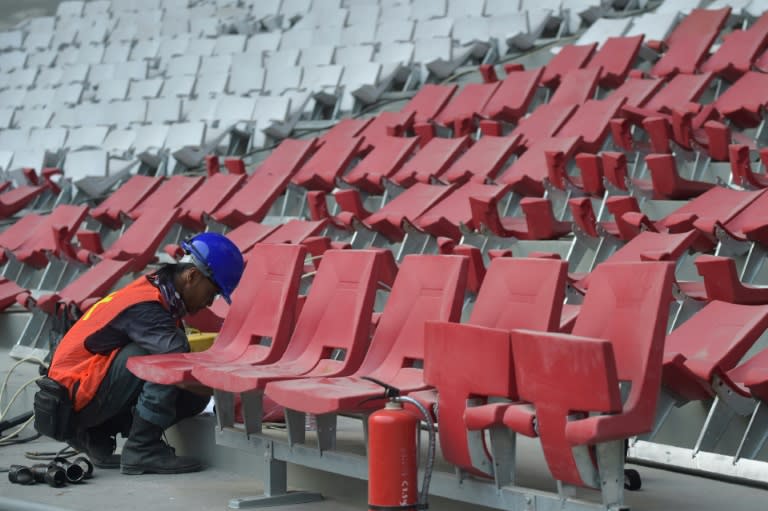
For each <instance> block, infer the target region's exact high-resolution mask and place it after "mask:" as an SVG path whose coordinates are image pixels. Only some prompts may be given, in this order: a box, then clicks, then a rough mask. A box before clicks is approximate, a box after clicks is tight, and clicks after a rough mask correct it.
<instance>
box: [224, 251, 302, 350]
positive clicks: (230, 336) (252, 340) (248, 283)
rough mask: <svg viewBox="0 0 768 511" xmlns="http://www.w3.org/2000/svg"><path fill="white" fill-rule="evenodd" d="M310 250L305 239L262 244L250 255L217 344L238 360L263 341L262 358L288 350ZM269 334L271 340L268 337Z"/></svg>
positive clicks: (261, 346) (261, 347) (261, 344)
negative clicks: (300, 285)
mask: <svg viewBox="0 0 768 511" xmlns="http://www.w3.org/2000/svg"><path fill="white" fill-rule="evenodd" d="M306 254H307V251H306V249H305V248H304V247H303V246H301V245H284V244H263V243H262V244H257V245H256V246H254V247H253V249H252V250H251V251H250V252H249V253H248V255H247V256H246V266H245V272H244V273H243V278H242V279H240V285H239V286H238V287H237V289H236V290H235V292H234V294H233V296H232V307H231V308H230V309H229V313H228V314H227V316H226V318H225V319H224V323H223V324H222V327H221V332H220V333H219V336H218V337H217V338H216V343H215V344H214V345H213V347H212V348H211V350H217V351H220V352H223V351H225V352H227V356H228V357H230V359H231V360H236V359H237V358H238V357H239V356H241V355H242V354H243V353H245V351H246V349H248V347H249V346H251V345H256V344H260V348H259V350H260V351H261V352H262V353H259V354H256V355H255V356H254V358H255V359H258V360H259V362H261V363H271V362H274V361H275V360H277V359H278V358H279V357H280V356H281V355H282V354H283V352H284V351H285V348H286V346H287V345H288V340H289V339H290V336H291V331H292V329H293V325H294V319H295V318H294V313H295V311H296V300H297V297H298V291H299V281H300V279H301V273H302V270H303V268H304V258H305V257H306ZM267 339H269V340H270V342H269V343H266V342H262V341H265V340H267Z"/></svg>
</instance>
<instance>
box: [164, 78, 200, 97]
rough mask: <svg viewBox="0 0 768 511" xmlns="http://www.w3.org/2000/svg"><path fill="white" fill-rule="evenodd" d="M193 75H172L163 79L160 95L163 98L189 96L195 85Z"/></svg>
mask: <svg viewBox="0 0 768 511" xmlns="http://www.w3.org/2000/svg"><path fill="white" fill-rule="evenodd" d="M196 80H197V78H196V77H195V76H172V77H170V78H167V79H166V80H165V84H163V90H162V91H160V95H161V96H162V97H164V98H170V97H189V96H191V95H192V91H193V90H194V87H195V82H196Z"/></svg>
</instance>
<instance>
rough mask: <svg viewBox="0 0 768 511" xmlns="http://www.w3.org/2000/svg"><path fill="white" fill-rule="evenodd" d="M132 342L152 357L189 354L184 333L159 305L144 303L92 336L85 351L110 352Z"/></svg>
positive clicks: (124, 312)
mask: <svg viewBox="0 0 768 511" xmlns="http://www.w3.org/2000/svg"><path fill="white" fill-rule="evenodd" d="M130 342H135V343H136V344H138V345H139V346H141V347H142V348H144V349H146V350H147V351H148V352H149V353H151V354H156V353H185V352H188V351H189V341H188V340H187V336H186V334H185V333H184V330H182V329H181V328H179V327H178V325H177V323H176V320H175V319H174V317H173V316H172V315H171V314H170V313H169V312H168V311H167V310H166V309H165V308H164V307H163V306H162V305H161V304H160V303H158V302H142V303H137V304H135V305H132V306H131V307H128V308H127V309H125V310H124V311H123V312H121V313H120V314H118V315H117V316H116V317H115V319H113V320H112V321H111V322H110V323H109V324H108V325H107V326H106V327H104V328H102V329H101V330H99V331H98V332H96V333H94V334H93V335H91V336H90V337H88V338H87V339H86V340H85V348H86V349H87V350H88V351H90V352H92V353H109V352H111V351H112V350H114V349H119V348H122V347H123V346H125V345H126V344H128V343H130Z"/></svg>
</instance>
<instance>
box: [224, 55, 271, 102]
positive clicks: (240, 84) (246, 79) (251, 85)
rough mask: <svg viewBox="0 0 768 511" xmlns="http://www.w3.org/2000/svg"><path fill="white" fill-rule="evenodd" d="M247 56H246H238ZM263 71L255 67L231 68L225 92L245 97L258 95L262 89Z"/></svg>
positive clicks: (234, 66)
mask: <svg viewBox="0 0 768 511" xmlns="http://www.w3.org/2000/svg"><path fill="white" fill-rule="evenodd" d="M238 56H239V57H241V56H249V55H248V54H244V55H238ZM265 74H266V73H265V71H264V69H263V68H261V67H256V66H236V65H233V66H232V73H231V74H230V76H229V84H228V85H227V90H228V91H229V92H230V93H231V94H239V95H247V94H251V93H258V92H260V91H261V90H262V89H263V85H264V77H265Z"/></svg>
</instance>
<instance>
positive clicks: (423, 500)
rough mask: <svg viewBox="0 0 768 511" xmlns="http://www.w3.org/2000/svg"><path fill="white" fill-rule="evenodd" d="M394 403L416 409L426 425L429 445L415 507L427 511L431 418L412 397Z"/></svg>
mask: <svg viewBox="0 0 768 511" xmlns="http://www.w3.org/2000/svg"><path fill="white" fill-rule="evenodd" d="M392 399H393V400H394V401H398V402H400V403H403V404H405V403H409V404H412V405H413V406H415V407H416V409H417V410H419V413H421V415H422V417H424V423H425V424H426V425H427V433H428V436H429V443H428V445H427V459H426V461H425V463H424V478H423V479H422V482H421V491H420V493H419V503H418V505H417V507H418V508H419V509H427V508H428V507H429V484H430V482H431V480H432V468H433V467H434V465H435V443H436V442H435V425H434V423H433V422H432V417H431V416H430V415H429V412H428V411H427V409H426V408H425V407H424V405H422V404H421V403H419V402H418V401H416V400H415V399H413V398H412V397H408V396H397V397H394V398H392Z"/></svg>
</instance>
